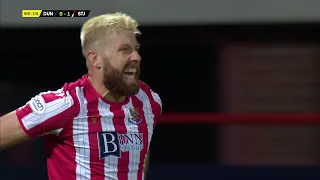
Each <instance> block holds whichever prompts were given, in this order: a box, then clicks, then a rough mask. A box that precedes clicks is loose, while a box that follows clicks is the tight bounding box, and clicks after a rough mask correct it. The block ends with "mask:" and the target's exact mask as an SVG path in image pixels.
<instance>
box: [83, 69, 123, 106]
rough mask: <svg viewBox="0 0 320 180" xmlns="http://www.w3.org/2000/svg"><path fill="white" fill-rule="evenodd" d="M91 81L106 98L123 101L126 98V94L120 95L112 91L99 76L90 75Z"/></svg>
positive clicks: (112, 100)
mask: <svg viewBox="0 0 320 180" xmlns="http://www.w3.org/2000/svg"><path fill="white" fill-rule="evenodd" d="M88 79H89V81H90V83H91V84H92V86H93V88H94V89H95V90H96V91H97V92H98V93H99V94H100V95H101V96H102V97H103V98H104V99H106V100H108V101H111V102H123V101H125V100H126V97H125V96H120V95H118V94H115V93H112V92H110V91H109V90H108V89H107V88H106V87H105V85H104V84H103V83H102V81H101V80H99V79H97V78H92V76H90V75H89V76H88Z"/></svg>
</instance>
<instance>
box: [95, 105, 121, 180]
mask: <svg viewBox="0 0 320 180" xmlns="http://www.w3.org/2000/svg"><path fill="white" fill-rule="evenodd" d="M98 110H99V114H100V115H101V119H100V121H101V128H102V131H104V132H105V131H109V132H115V127H114V125H113V121H112V120H113V117H114V115H113V113H112V112H111V111H110V105H109V104H106V103H104V102H103V101H102V100H101V99H99V102H98ZM117 167H118V158H117V157H115V156H107V157H106V158H105V159H104V174H105V178H104V179H105V180H117V179H118V169H117Z"/></svg>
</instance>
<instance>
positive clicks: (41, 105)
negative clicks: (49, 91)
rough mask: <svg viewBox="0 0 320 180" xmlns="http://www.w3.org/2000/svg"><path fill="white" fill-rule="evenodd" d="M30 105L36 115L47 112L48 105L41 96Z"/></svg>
mask: <svg viewBox="0 0 320 180" xmlns="http://www.w3.org/2000/svg"><path fill="white" fill-rule="evenodd" d="M29 104H30V108H31V109H32V111H33V112H34V113H36V114H43V113H44V111H45V110H46V106H45V104H46V103H45V101H44V99H43V97H42V96H41V95H37V96H35V97H34V98H32V99H31V101H30V103H29Z"/></svg>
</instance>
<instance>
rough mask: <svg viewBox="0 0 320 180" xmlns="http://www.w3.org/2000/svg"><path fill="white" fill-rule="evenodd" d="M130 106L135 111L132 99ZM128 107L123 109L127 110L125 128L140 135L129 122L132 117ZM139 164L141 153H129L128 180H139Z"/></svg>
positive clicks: (136, 128)
mask: <svg viewBox="0 0 320 180" xmlns="http://www.w3.org/2000/svg"><path fill="white" fill-rule="evenodd" d="M128 105H129V108H132V109H134V107H133V104H132V100H131V99H130V102H129V104H128ZM128 105H124V107H122V108H123V109H125V119H124V122H125V126H126V128H127V132H130V133H138V132H139V129H138V126H137V125H135V124H130V123H129V121H128V118H130V116H131V115H130V111H129V109H128V107H127V106H128ZM139 162H140V151H129V165H128V169H129V173H128V180H137V178H138V176H137V172H138V169H139Z"/></svg>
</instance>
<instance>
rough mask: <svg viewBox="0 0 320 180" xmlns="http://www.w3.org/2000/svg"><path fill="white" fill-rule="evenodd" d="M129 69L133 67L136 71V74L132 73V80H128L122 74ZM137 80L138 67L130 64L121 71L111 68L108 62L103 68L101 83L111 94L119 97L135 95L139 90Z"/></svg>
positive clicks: (138, 75) (138, 74)
mask: <svg viewBox="0 0 320 180" xmlns="http://www.w3.org/2000/svg"><path fill="white" fill-rule="evenodd" d="M130 67H135V68H136V69H137V71H136V73H134V78H128V77H127V75H126V74H125V72H124V71H125V70H126V69H127V68H130ZM139 79H140V67H136V66H134V65H133V64H132V63H128V64H126V65H125V66H124V68H123V69H121V70H119V69H116V68H114V67H112V66H111V64H110V63H109V62H106V64H105V66H104V79H103V83H104V85H105V86H106V88H107V89H108V90H109V91H110V92H111V93H114V94H117V95H119V96H133V95H136V94H137V93H138V92H139V90H140V82H139Z"/></svg>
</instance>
